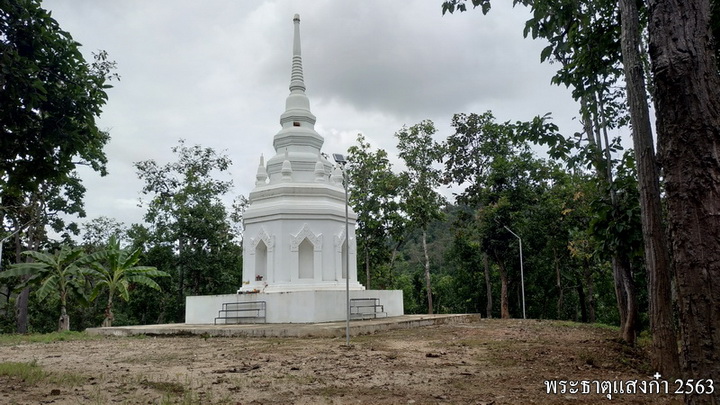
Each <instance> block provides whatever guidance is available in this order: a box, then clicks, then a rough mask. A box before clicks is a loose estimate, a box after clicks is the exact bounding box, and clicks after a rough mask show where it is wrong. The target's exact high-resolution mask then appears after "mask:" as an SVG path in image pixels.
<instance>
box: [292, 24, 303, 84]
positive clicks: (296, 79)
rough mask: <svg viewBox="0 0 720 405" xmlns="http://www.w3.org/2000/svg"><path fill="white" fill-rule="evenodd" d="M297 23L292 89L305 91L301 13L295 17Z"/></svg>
mask: <svg viewBox="0 0 720 405" xmlns="http://www.w3.org/2000/svg"><path fill="white" fill-rule="evenodd" d="M293 23H294V24H295V36H294V40H293V59H292V74H291V75H290V91H294V90H300V91H305V81H304V79H303V69H302V56H301V51H300V15H299V14H295V17H294V18H293Z"/></svg>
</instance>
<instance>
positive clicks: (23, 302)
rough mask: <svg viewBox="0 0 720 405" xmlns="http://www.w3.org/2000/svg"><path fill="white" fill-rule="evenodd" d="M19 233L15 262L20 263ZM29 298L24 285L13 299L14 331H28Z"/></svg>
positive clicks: (26, 277)
mask: <svg viewBox="0 0 720 405" xmlns="http://www.w3.org/2000/svg"><path fill="white" fill-rule="evenodd" d="M15 226H16V229H17V227H19V226H20V222H16V223H15ZM20 233H21V232H18V233H16V234H15V263H20V261H21V260H22V241H21V239H20ZM28 278H29V277H28V276H23V277H22V281H23V282H25V281H27V279H28ZM29 299H30V287H25V288H23V289H22V291H20V294H18V296H17V298H16V299H15V327H16V329H15V330H16V332H17V333H21V334H25V333H28V323H29V321H28V304H29Z"/></svg>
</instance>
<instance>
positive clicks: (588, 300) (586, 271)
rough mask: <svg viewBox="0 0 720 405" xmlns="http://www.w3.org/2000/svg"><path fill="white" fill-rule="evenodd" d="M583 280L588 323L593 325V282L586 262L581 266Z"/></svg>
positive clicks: (590, 270)
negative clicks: (585, 288)
mask: <svg viewBox="0 0 720 405" xmlns="http://www.w3.org/2000/svg"><path fill="white" fill-rule="evenodd" d="M583 278H584V279H585V286H586V287H587V294H585V305H586V306H587V318H588V322H590V323H595V320H596V318H595V282H594V281H593V277H592V268H591V267H590V263H588V261H587V260H585V261H584V265H583Z"/></svg>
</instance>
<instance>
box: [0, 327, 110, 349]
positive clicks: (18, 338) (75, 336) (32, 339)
mask: <svg viewBox="0 0 720 405" xmlns="http://www.w3.org/2000/svg"><path fill="white" fill-rule="evenodd" d="M100 339H103V336H97V335H88V334H87V333H85V332H75V331H67V332H52V333H32V334H29V335H17V334H10V335H0V345H5V346H10V345H17V344H21V343H53V342H65V341H71V340H100Z"/></svg>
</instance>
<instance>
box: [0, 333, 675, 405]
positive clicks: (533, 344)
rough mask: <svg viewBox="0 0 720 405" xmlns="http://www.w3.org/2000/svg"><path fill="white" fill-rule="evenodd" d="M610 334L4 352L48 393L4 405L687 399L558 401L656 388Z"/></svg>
mask: <svg viewBox="0 0 720 405" xmlns="http://www.w3.org/2000/svg"><path fill="white" fill-rule="evenodd" d="M616 337H617V332H616V331H613V330H611V329H609V328H601V327H597V326H590V325H581V324H574V323H567V322H554V321H536V320H527V321H522V320H488V319H483V320H480V321H477V322H472V323H466V324H454V325H439V326H428V327H421V328H414V329H404V330H393V331H386V332H382V333H377V334H374V335H366V336H357V337H353V338H352V341H351V343H352V344H351V346H350V347H346V346H345V339H344V338H341V339H332V338H203V337H197V336H196V337H157V338H155V337H145V338H108V337H105V338H98V339H96V340H74V341H59V342H52V343H19V344H5V345H2V346H0V363H8V362H20V363H32V362H35V363H36V364H37V365H38V366H40V367H41V368H42V370H43V371H45V372H46V376H45V377H44V378H43V379H41V380H40V381H38V382H35V383H29V382H28V381H27V380H23V379H22V378H21V377H18V376H9V375H0V403H3V404H58V405H63V404H73V405H74V404H176V403H177V404H290V403H295V404H436V403H437V404H446V403H447V404H531V403H533V404H594V403H614V404H619V403H622V404H649V403H657V404H680V403H682V397H681V396H678V395H672V394H670V395H640V394H637V395H633V394H619V395H614V396H613V397H612V400H611V401H608V399H607V398H606V397H605V396H604V395H600V394H596V393H590V394H581V393H570V392H569V391H567V392H566V393H564V394H560V393H557V394H553V393H550V394H548V393H547V391H546V385H545V383H544V382H545V381H546V380H573V381H580V380H589V381H592V380H600V381H603V380H611V381H612V380H634V379H637V380H646V381H649V380H651V378H652V377H651V375H652V374H654V371H653V370H650V369H649V368H648V366H647V362H646V356H645V353H644V352H643V351H642V350H641V349H637V348H630V347H627V346H625V345H623V344H622V343H620V342H619V341H618V340H617V339H616Z"/></svg>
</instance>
